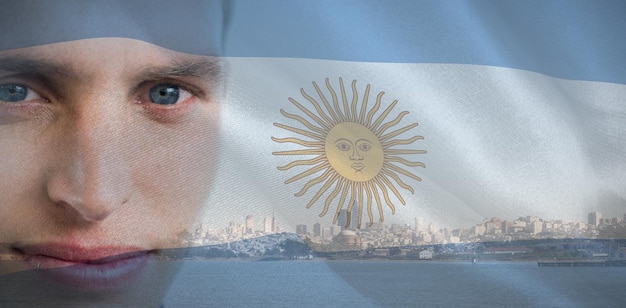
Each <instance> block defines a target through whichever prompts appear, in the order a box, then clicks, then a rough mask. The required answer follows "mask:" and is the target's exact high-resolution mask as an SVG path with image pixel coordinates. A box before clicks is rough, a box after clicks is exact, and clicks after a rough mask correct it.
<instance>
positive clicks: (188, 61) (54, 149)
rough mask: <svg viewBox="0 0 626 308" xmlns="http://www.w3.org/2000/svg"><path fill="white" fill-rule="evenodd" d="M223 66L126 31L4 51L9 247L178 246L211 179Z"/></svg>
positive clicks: (2, 149)
mask: <svg viewBox="0 0 626 308" xmlns="http://www.w3.org/2000/svg"><path fill="white" fill-rule="evenodd" d="M216 63H217V61H216V60H215V59H214V58H210V57H201V56H192V55H188V54H183V53H178V52H174V51H171V50H166V49H163V48H160V47H158V46H155V45H151V44H149V43H146V42H142V41H137V40H131V39H123V38H98V39H86V40H79V41H72V42H63V43H57V44H51V45H42V46H35V47H29V48H24V49H17V50H10V51H2V52H0V157H2V161H1V162H0V174H2V176H1V177H0V243H1V245H2V247H1V248H0V252H2V253H14V254H18V255H21V257H25V258H28V257H29V256H28V255H27V253H25V252H24V251H23V247H25V246H29V245H35V246H36V245H47V244H52V245H69V246H71V247H76V248H79V249H80V250H81V251H86V252H88V253H90V252H91V251H95V253H93V254H92V255H93V256H96V255H98V256H100V255H101V256H102V257H106V255H107V254H112V253H119V252H126V251H129V252H130V251H135V250H145V251H149V252H156V251H158V249H161V248H170V247H177V246H178V245H180V243H179V242H178V238H177V235H178V234H179V233H180V232H181V231H182V230H184V229H186V228H189V227H190V226H191V225H192V224H193V223H194V222H195V221H196V220H197V217H198V215H199V213H200V211H201V208H202V207H203V206H204V203H205V201H206V198H207V197H208V192H209V189H210V186H211V182H212V180H213V174H214V165H215V161H216V152H217V151H216V149H217V146H218V145H217V142H218V141H217V140H218V134H219V133H218V127H219V105H218V103H217V101H216V93H215V89H216V88H217V86H218V85H217V84H218V67H217V64H216ZM3 86H4V88H2V87H3ZM2 89H4V92H2ZM2 95H4V96H2ZM7 98H9V100H7ZM3 99H4V100H3ZM154 100H157V102H154ZM110 247H115V248H114V249H112V248H110ZM24 267H25V268H26V267H27V266H26V265H24ZM5 270H6V269H5ZM13 270H15V269H13ZM13 270H12V271H13Z"/></svg>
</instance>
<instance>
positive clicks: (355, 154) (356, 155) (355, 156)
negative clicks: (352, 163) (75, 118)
mask: <svg viewBox="0 0 626 308" xmlns="http://www.w3.org/2000/svg"><path fill="white" fill-rule="evenodd" d="M350 159H351V160H363V156H361V153H359V150H357V148H356V147H353V148H352V155H350Z"/></svg>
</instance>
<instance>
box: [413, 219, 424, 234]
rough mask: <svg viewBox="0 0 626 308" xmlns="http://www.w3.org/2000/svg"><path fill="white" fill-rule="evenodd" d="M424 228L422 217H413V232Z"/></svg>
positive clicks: (418, 231)
mask: <svg viewBox="0 0 626 308" xmlns="http://www.w3.org/2000/svg"><path fill="white" fill-rule="evenodd" d="M423 230H424V217H416V218H415V234H419V233H420V231H423Z"/></svg>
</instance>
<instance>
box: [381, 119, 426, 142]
mask: <svg viewBox="0 0 626 308" xmlns="http://www.w3.org/2000/svg"><path fill="white" fill-rule="evenodd" d="M417 125H418V124H417V123H413V124H410V125H407V126H405V127H403V128H400V129H396V130H394V131H393V132H391V133H389V134H386V135H384V136H382V137H380V141H381V142H385V141H387V140H388V139H390V138H393V137H395V136H397V135H400V134H402V133H404V132H406V131H408V130H409V129H411V128H414V127H416V126H417Z"/></svg>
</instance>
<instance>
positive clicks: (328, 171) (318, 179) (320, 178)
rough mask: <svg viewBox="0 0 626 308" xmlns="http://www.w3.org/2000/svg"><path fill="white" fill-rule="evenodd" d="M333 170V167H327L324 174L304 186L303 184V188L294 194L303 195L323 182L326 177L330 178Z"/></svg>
mask: <svg viewBox="0 0 626 308" xmlns="http://www.w3.org/2000/svg"><path fill="white" fill-rule="evenodd" d="M332 172H333V171H332V169H331V168H328V169H326V171H324V173H322V175H320V176H318V177H317V178H315V179H313V180H310V181H308V182H307V183H306V184H304V186H302V189H301V190H300V191H299V192H297V193H295V194H294V196H296V197H302V196H303V195H304V194H305V193H306V192H307V191H308V190H309V188H311V187H313V186H315V185H317V184H319V183H321V182H323V181H324V180H325V179H326V178H328V177H329V176H330V175H331V174H332Z"/></svg>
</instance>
